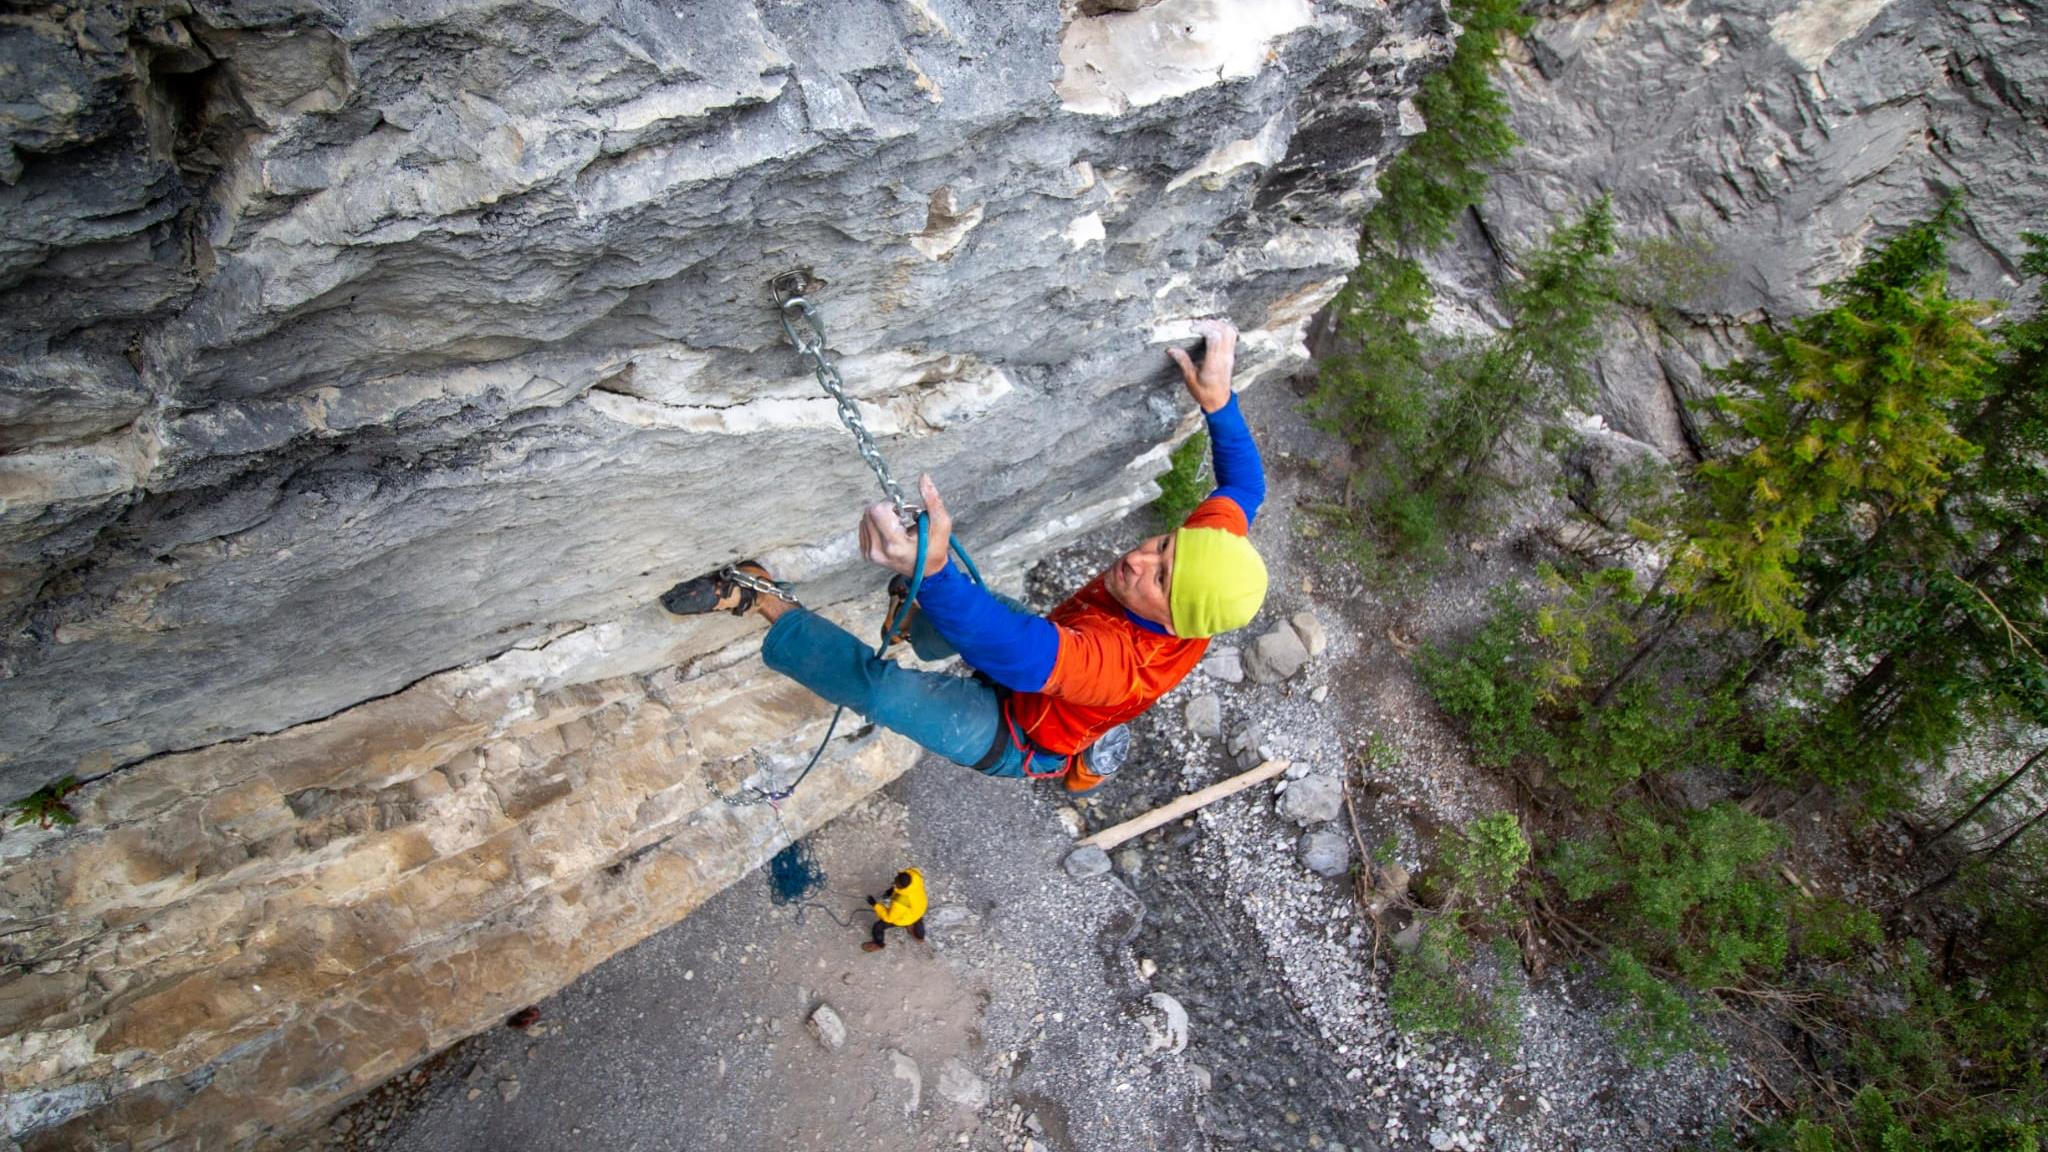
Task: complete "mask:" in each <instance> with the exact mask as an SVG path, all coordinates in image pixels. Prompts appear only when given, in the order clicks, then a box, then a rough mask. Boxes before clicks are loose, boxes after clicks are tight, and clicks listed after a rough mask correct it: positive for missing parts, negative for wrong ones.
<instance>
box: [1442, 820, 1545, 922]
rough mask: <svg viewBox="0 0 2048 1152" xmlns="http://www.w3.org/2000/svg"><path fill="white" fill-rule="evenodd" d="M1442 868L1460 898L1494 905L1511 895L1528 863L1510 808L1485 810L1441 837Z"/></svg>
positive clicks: (1525, 846) (1474, 903) (1479, 905)
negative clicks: (1461, 826)
mask: <svg viewBox="0 0 2048 1152" xmlns="http://www.w3.org/2000/svg"><path fill="white" fill-rule="evenodd" d="M1441 851H1442V853H1443V863H1444V869H1445V871H1446V872H1448V873H1449V875H1450V880H1451V884H1452V886H1453V889H1454V890H1455V891H1456V892H1457V894H1458V897H1459V899H1460V902H1461V903H1463V904H1465V905H1467V906H1470V907H1473V908H1478V909H1490V908H1494V907H1497V906H1498V905H1500V904H1501V903H1502V902H1504V901H1506V900H1507V899H1508V898H1509V897H1511V896H1513V895H1514V892H1515V889H1516V888H1517V887H1518V886H1519V884H1520V882H1521V879H1522V869H1524V868H1526V867H1528V866H1529V855H1530V851H1529V838H1528V837H1527V836H1524V835H1522V825H1521V823H1520V822H1519V821H1518V820H1516V819H1515V814H1514V813H1513V812H1489V813H1487V814H1486V815H1484V816H1481V817H1479V818H1478V819H1475V820H1472V821H1470V822H1468V823H1467V824H1466V825H1465V826H1464V828H1462V829H1460V830H1459V831H1458V832H1457V834H1455V835H1453V836H1449V837H1446V838H1445V839H1444V842H1443V845H1442V849H1441Z"/></svg>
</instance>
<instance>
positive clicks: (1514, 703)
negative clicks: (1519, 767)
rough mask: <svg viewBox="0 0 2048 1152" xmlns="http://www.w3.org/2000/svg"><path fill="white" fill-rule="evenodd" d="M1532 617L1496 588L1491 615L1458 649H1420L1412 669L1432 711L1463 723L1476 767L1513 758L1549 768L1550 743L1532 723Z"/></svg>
mask: <svg viewBox="0 0 2048 1152" xmlns="http://www.w3.org/2000/svg"><path fill="white" fill-rule="evenodd" d="M1531 620H1532V617H1531V614H1530V612H1529V610H1528V609H1527V608H1526V607H1524V606H1523V605H1522V604H1521V603H1520V601H1519V600H1517V599H1516V597H1515V595H1514V593H1513V592H1512V591H1509V590H1506V589H1499V590H1496V591H1495V593H1494V597H1493V615H1492V616H1490V617H1488V618H1487V621H1486V623H1485V624H1483V625H1481V626H1480V629H1479V631H1478V632H1476V633H1474V634H1473V636H1472V638H1471V639H1469V640H1467V641H1465V642H1464V643H1463V644H1459V645H1456V646H1455V647H1452V648H1450V649H1441V648H1438V647H1436V646H1435V645H1426V646H1425V647H1424V648H1423V650H1422V651H1421V652H1420V653H1419V654H1417V657H1416V671H1417V672H1418V673H1419V674H1420V676H1421V677H1422V683H1423V686H1424V687H1426V688H1428V689H1429V693H1430V695H1431V696H1432V697H1433V698H1435V700H1436V702H1437V706H1438V707H1440V708H1442V709H1443V710H1444V712H1445V713H1446V714H1448V715H1449V716H1450V717H1451V718H1452V719H1454V720H1457V721H1458V722H1459V723H1460V724H1462V725H1464V727H1465V730H1466V734H1467V736H1468V737H1469V738H1470V739H1471V741H1472V751H1473V753H1474V755H1475V757H1476V758H1477V759H1478V760H1479V762H1480V763H1482V764H1485V765H1487V766H1489V767H1493V768H1505V767H1508V766H1509V765H1512V764H1514V763H1515V762H1517V761H1519V760H1534V761H1537V762H1540V763H1548V762H1549V760H1550V757H1551V754H1552V752H1553V750H1554V748H1555V740H1554V739H1553V737H1552V736H1551V734H1550V733H1549V731H1547V730H1546V729H1545V728H1544V726H1543V725H1542V724H1541V723H1540V722H1539V721H1538V719H1537V715H1536V710H1537V707H1538V706H1539V705H1540V704H1541V703H1542V696H1541V693H1540V691H1539V689H1538V686H1537V684H1536V681H1535V679H1534V678H1533V677H1531V676H1530V675H1529V664H1530V660H1529V654H1528V651H1527V642H1526V640H1525V637H1526V635H1527V632H1528V629H1529V626H1530V623H1531Z"/></svg>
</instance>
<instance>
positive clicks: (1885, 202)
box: [1437, 0, 2048, 460]
mask: <svg viewBox="0 0 2048 1152" xmlns="http://www.w3.org/2000/svg"><path fill="white" fill-rule="evenodd" d="M1540 12H1541V18H1540V19H1539V20H1538V22H1537V25H1536V27H1535V29H1534V30H1533V32H1532V34H1531V35H1530V36H1529V37H1528V38H1527V40H1526V41H1525V42H1523V43H1522V44H1520V45H1518V46H1517V48H1518V51H1517V52H1516V53H1515V54H1514V58H1513V59H1512V60H1511V61H1510V63H1509V64H1508V66H1507V67H1506V69H1505V70H1504V74H1503V76H1502V80H1503V82H1504V84H1503V86H1504V88H1505V91H1506V93H1507V95H1508V98H1509V101H1510V103H1511V105H1512V108H1513V112H1512V116H1511V122H1512V125H1513V127H1514V129H1515V131H1516V132H1517V133H1518V134H1519V135H1520V137H1521V140H1522V143H1521V146H1520V147H1519V148H1518V149H1517V150H1516V152H1515V154H1514V155H1513V157H1512V158H1510V159H1509V160H1508V161H1507V162H1506V163H1505V164H1504V165H1502V167H1501V169H1500V171H1498V172H1496V173H1494V175H1493V178H1492V183H1491V185H1490V189H1489V192H1488V195H1487V199H1486V203H1485V204H1484V206H1483V207H1482V208H1481V209H1480V210H1479V211H1478V212H1477V213H1475V214H1474V216H1473V218H1472V219H1471V220H1470V221H1468V224H1469V226H1468V227H1467V229H1466V230H1465V233H1464V236H1463V239H1462V243H1461V244H1460V245H1459V246H1458V248H1457V250H1456V251H1454V252H1450V253H1447V254H1445V256H1444V258H1443V259H1442V260H1441V261H1439V264H1438V268H1437V272H1438V276H1439V281H1440V283H1441V284H1442V285H1443V286H1444V287H1445V288H1446V289H1448V294H1449V296H1451V297H1452V298H1454V299H1462V300H1466V301H1471V300H1474V299H1476V300H1477V301H1478V307H1479V311H1480V313H1481V314H1482V315H1487V314H1489V313H1491V312H1492V298H1493V295H1492V294H1493V290H1494V288H1495V287H1496V286H1497V285H1498V284H1499V283H1500V281H1501V279H1502V278H1503V277H1505V276H1509V275H1512V274H1513V272H1512V270H1513V268H1514V265H1515V257H1516V254H1517V253H1519V252H1522V251H1526V250H1527V249H1528V248H1529V247H1531V246H1533V244H1534V243H1535V242H1536V240H1537V239H1538V238H1539V237H1540V236H1541V235H1542V233H1543V232H1544V231H1545V230H1546V229H1547V228H1548V227H1549V226H1550V225H1551V223H1552V222H1553V221H1554V220H1556V219H1559V218H1560V217H1563V216H1566V215H1568V214H1570V213H1572V212H1575V211H1577V210H1578V209H1579V208H1580V207H1582V206H1583V205H1584V204H1585V203H1586V201H1587V200H1588V199H1589V198H1591V197H1593V196H1595V195H1598V194H1600V193H1602V192H1606V193H1608V194H1610V195H1612V197H1613V200H1614V209H1615V216H1616V222H1617V228H1618V230H1619V231H1620V232H1621V233H1622V235H1623V236H1625V237H1628V238H1629V239H1630V240H1631V241H1632V242H1633V243H1634V244H1635V245H1636V246H1635V247H1634V248H1632V249H1630V250H1628V251H1627V252H1625V263H1626V264H1627V266H1628V268H1629V271H1630V272H1631V275H1632V277H1633V282H1632V284H1631V295H1632V296H1633V297H1634V298H1635V299H1636V300H1638V301H1641V302H1644V303H1648V304H1650V305H1652V307H1648V308H1644V309H1641V310H1639V311H1637V312H1636V313H1634V314H1633V315H1631V316H1630V317H1629V318H1628V319H1627V320H1626V321H1624V322H1623V323H1622V324H1620V325H1618V326H1617V327H1616V328H1615V330H1613V331H1612V332H1610V334H1609V339H1608V342H1607V348H1606V350H1605V352H1604V353H1603V354H1602V356H1601V359H1600V362H1599V364H1598V365H1597V368H1596V375H1597V377H1598V380H1599V385H1600V401H1599V411H1600V414H1601V415H1602V416H1603V417H1604V418H1605V420H1606V423H1607V425H1608V426H1609V427H1610V428H1611V429H1613V430H1614V431H1616V432H1619V433H1622V434H1625V435H1626V436H1627V437H1629V438H1632V439H1634V440H1637V441H1639V442H1641V443H1644V444H1648V445H1650V446H1652V447H1654V448H1655V449H1657V450H1658V451H1659V452H1661V453H1662V454H1664V455H1665V456H1666V457H1667V458H1670V459H1681V460H1682V459H1686V458H1689V457H1691V456H1693V455H1696V454H1697V452H1698V450H1699V448H1700V443H1699V438H1698V429H1697V427H1696V424H1695V423H1694V421H1693V419H1692V417H1691V415H1690V412H1689V410H1688V408H1687V407H1686V405H1685V404H1682V403H1681V401H1685V402H1688V403H1691V404H1692V406H1693V407H1695V408H1696V407H1697V404H1696V402H1697V401H1698V400H1700V399H1702V398H1703V397H1704V395H1705V394H1706V392H1707V391H1709V390H1710V388H1711V385H1710V383H1708V382H1705V381H1703V380H1702V368H1703V367H1704V366H1711V365H1716V364H1719V363H1723V362H1725V361H1726V360H1727V359H1728V358H1729V357H1730V356H1731V355H1732V354H1734V352H1735V351H1736V350H1737V349H1739V348H1740V347H1741V346H1742V332H1743V329H1744V327H1745V326H1746V325H1747V324H1749V323H1752V322H1755V321H1758V320H1763V319H1766V318H1769V319H1778V320H1783V319H1787V318H1790V317H1794V316H1798V315H1801V314H1803V313H1805V312H1808V311H1811V310H1813V309H1814V308H1816V307H1818V306H1819V305H1820V297H1819V293H1818V289H1819V287H1820V286H1821V285H1822V284H1825V283H1827V282H1828V281H1830V280H1833V279H1836V278H1838V277H1840V276H1841V275H1843V274H1844V273H1846V272H1847V271H1848V270H1850V269H1851V268H1853V267H1854V266H1855V263H1856V261H1857V259H1858V258H1859V257H1860V256H1861V254H1862V252H1863V250H1864V248H1865V247H1866V245H1867V244H1868V242H1869V241H1870V240H1871V239H1872V238H1873V237H1874V236H1876V235H1881V234H1884V233H1887V232H1888V231H1890V230H1893V229H1896V228H1897V227H1899V226H1900V225H1903V224H1905V223H1908V222H1911V221H1914V220H1917V219H1922V218H1924V217H1926V216H1927V215H1928V214H1930V213H1932V212H1933V211H1934V209H1935V207H1936V206H1937V205H1938V204H1939V203H1940V202H1941V200H1943V199H1944V198H1946V197H1948V196H1951V195H1956V194H1960V195H1961V197H1962V199H1961V203H1960V208H1961V225H1960V227H1959V228H1958V230H1957V233H1956V235H1955V237H1954V240H1953V244H1952V247H1951V256H1952V261H1953V265H1954V277H1953V280H1952V287H1953V288H1954V289H1955V290H1956V291H1958V292H1960V293H1964V294H1968V295H1973V296H1979V297H1985V298H1991V299H2000V300H2010V299H2013V298H2014V297H2015V296H2016V295H2017V294H2018V292H2017V289H2018V280H2017V273H2018V260H2019V257H2020V255H2021V254H2022V253H2023V252H2024V251H2025V247H2024V245H2023V243H2022V241H2021V238H2020V234H2021V232H2022V231H2026V230H2032V231H2042V230H2043V229H2044V227H2048V225H2044V221H2048V193H2044V188H2048V183H2044V180H2043V176H2044V174H2048V28H2044V26H2043V21H2044V19H2048V16H2044V14H2043V12H2042V10H2041V8H2040V6H2039V5H2029V4H2020V3H2001V2H1992V3H1982V2H1977V0H1800V2H1798V3H1787V2H1785V0H1756V2H1751V0H1708V2H1706V3H1698V2H1695V3H1684V4H1680V3H1661V2H1656V0H1652V2H1649V3H1639V2H1636V0H1626V2H1611V3H1610V2H1593V3H1576V2H1568V3H1562V4H1552V5H1545V6H1542V7H1541V9H1540ZM1645 241H1647V242H1648V243H1647V244H1645V243H1644V242H1645ZM1494 318H1495V319H1498V317H1497V314H1496V315H1495V316H1494Z"/></svg>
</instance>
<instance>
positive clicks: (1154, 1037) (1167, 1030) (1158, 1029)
mask: <svg viewBox="0 0 2048 1152" xmlns="http://www.w3.org/2000/svg"><path fill="white" fill-rule="evenodd" d="M1145 1002H1146V1003H1148V1004H1150V1005H1152V1006H1153V1007H1154V1008H1157V1009H1159V1011H1160V1014H1161V1015H1162V1016H1164V1017H1165V1019H1164V1020H1163V1021H1162V1022H1160V1023H1158V1024H1155V1023H1153V1021H1152V1019H1151V1018H1150V1017H1147V1018H1146V1020H1145V1037H1146V1039H1145V1048H1146V1049H1147V1050H1148V1051H1152V1052H1166V1053H1168V1054H1169V1055H1171V1054H1175V1053H1178V1052H1180V1050H1181V1049H1183V1048H1186V1047H1187V1046H1188V1010H1187V1009H1185V1008H1183V1007H1181V1006H1180V1001H1178V1000H1176V999H1174V998H1173V997H1171V996H1168V995H1167V994H1166V993H1164V992H1152V993H1148V994H1147V995H1146V996H1145Z"/></svg>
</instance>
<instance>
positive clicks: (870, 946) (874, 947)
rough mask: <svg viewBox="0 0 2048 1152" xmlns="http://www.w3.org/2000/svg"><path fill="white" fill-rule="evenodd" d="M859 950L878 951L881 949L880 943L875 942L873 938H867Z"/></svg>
mask: <svg viewBox="0 0 2048 1152" xmlns="http://www.w3.org/2000/svg"><path fill="white" fill-rule="evenodd" d="M860 950H861V951H863V952H880V951H881V950H882V946H881V945H880V944H877V943H875V942H874V941H873V940H869V941H867V942H866V943H864V944H862V945H861V946H860Z"/></svg>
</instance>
